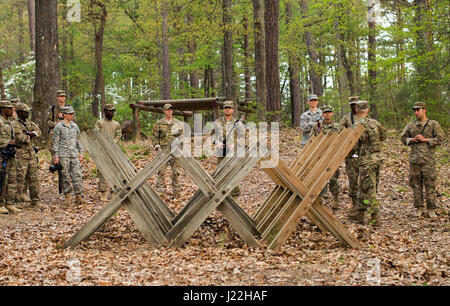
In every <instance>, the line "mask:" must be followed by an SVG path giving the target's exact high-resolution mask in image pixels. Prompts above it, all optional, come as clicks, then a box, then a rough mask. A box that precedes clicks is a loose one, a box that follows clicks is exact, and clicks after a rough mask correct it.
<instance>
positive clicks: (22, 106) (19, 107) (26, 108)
mask: <svg viewBox="0 0 450 306" xmlns="http://www.w3.org/2000/svg"><path fill="white" fill-rule="evenodd" d="M20 111H23V112H30V111H31V107H29V106H28V105H27V104H25V103H17V105H16V112H20Z"/></svg>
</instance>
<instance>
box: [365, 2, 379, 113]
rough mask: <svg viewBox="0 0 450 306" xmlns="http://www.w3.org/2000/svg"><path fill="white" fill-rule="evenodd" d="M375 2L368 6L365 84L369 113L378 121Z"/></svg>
mask: <svg viewBox="0 0 450 306" xmlns="http://www.w3.org/2000/svg"><path fill="white" fill-rule="evenodd" d="M375 5H376V1H375V0H369V4H368V7H367V9H368V14H367V15H368V24H369V44H368V46H367V58H368V62H367V73H368V78H367V83H368V85H369V103H370V106H371V107H370V108H371V112H372V114H373V117H374V118H375V119H378V112H377V107H376V104H375V101H376V90H377V84H376V81H377V60H376V31H377V30H376V26H377V24H376V6H375Z"/></svg>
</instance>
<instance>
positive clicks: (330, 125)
mask: <svg viewBox="0 0 450 306" xmlns="http://www.w3.org/2000/svg"><path fill="white" fill-rule="evenodd" d="M321 110H322V116H323V120H320V121H319V122H317V123H316V125H314V127H313V129H312V131H311V136H317V135H319V133H324V134H325V135H326V134H327V133H328V132H336V133H339V132H340V130H341V128H340V125H339V123H337V122H334V121H333V119H332V117H333V107H332V106H330V105H324V106H322V107H321ZM338 179H339V169H337V170H336V172H335V173H334V174H333V176H332V177H331V178H330V181H329V183H328V186H329V188H330V191H331V193H332V194H333V208H335V209H337V208H338V207H339V182H338ZM328 186H327V185H325V187H324V188H323V190H322V192H321V193H320V195H321V196H322V198H324V199H327V198H328V196H327V195H326V194H327V187H328Z"/></svg>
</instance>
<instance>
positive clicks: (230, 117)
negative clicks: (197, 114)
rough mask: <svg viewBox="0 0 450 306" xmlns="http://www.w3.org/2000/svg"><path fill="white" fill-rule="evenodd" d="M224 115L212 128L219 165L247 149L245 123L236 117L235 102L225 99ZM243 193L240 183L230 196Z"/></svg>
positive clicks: (238, 155) (235, 196) (239, 155)
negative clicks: (226, 158) (227, 158)
mask: <svg viewBox="0 0 450 306" xmlns="http://www.w3.org/2000/svg"><path fill="white" fill-rule="evenodd" d="M222 111H223V117H220V118H219V119H217V120H216V121H214V129H213V130H212V135H213V143H214V144H215V147H216V156H217V166H218V165H219V164H220V163H221V162H222V161H223V160H224V159H225V157H231V156H236V157H242V156H241V155H242V154H243V152H244V150H245V127H244V123H243V122H242V121H241V120H240V119H237V118H236V117H234V102H233V101H225V102H224V103H223V107H222ZM240 194H241V191H240V189H239V185H237V186H235V187H234V188H233V190H232V191H231V192H230V196H232V197H234V198H237V197H238V196H239V195H240Z"/></svg>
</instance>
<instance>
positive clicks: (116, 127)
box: [94, 104, 122, 192]
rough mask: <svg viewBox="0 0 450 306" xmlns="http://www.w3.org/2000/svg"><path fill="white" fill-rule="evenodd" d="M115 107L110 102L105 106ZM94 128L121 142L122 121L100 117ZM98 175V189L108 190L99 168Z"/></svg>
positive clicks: (107, 108)
mask: <svg viewBox="0 0 450 306" xmlns="http://www.w3.org/2000/svg"><path fill="white" fill-rule="evenodd" d="M113 108H114V107H113V106H112V105H110V104H107V105H106V106H105V110H113ZM114 110H115V109H114ZM94 129H96V130H99V131H101V132H103V133H104V134H105V135H106V137H108V138H110V139H113V140H114V142H115V143H119V141H120V140H121V139H122V129H121V128H120V123H119V122H117V121H115V120H109V119H107V118H103V119H100V120H98V121H97V122H96V123H95V126H94ZM97 176H98V191H99V192H106V191H107V190H108V188H109V186H108V182H107V181H106V179H105V178H104V177H103V175H102V174H101V173H100V171H99V170H98V169H97Z"/></svg>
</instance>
